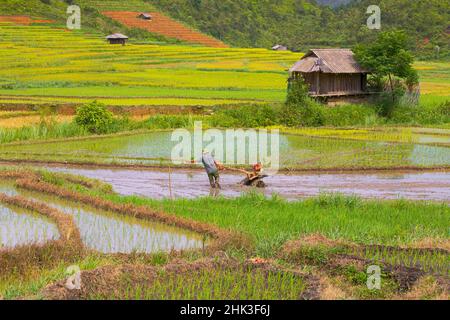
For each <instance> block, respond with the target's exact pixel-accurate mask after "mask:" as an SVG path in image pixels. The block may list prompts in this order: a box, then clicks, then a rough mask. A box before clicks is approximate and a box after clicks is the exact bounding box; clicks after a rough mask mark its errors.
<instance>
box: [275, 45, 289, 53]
mask: <svg viewBox="0 0 450 320" xmlns="http://www.w3.org/2000/svg"><path fill="white" fill-rule="evenodd" d="M272 50H274V51H287V50H288V48H287V47H286V46H283V45H281V44H276V45H274V46H273V47H272Z"/></svg>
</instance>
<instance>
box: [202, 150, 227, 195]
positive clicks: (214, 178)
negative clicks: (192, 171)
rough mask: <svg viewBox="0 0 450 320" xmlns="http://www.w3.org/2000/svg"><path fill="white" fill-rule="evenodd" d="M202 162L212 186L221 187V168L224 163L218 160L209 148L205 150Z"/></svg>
mask: <svg viewBox="0 0 450 320" xmlns="http://www.w3.org/2000/svg"><path fill="white" fill-rule="evenodd" d="M202 163H203V165H204V166H205V170H206V173H207V174H208V178H209V184H210V185H211V188H213V189H215V188H217V189H221V187H220V183H219V181H220V175H219V170H221V169H222V168H223V165H222V164H221V163H220V162H218V161H216V160H215V159H214V157H213V156H212V155H211V154H210V153H209V152H208V151H207V150H203V155H202Z"/></svg>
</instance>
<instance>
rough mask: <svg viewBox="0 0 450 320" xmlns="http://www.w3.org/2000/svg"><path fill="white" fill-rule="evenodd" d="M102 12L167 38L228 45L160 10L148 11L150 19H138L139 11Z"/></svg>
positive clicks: (218, 45) (214, 45)
mask: <svg viewBox="0 0 450 320" xmlns="http://www.w3.org/2000/svg"><path fill="white" fill-rule="evenodd" d="M102 14H104V15H105V16H107V17H110V18H112V19H114V20H117V21H119V22H120V23H122V24H124V25H126V26H128V27H133V28H140V29H144V30H147V31H150V32H152V33H156V34H159V35H162V36H165V37H167V38H174V39H178V40H181V41H185V42H188V43H196V44H201V45H204V46H207V47H213V48H227V47H228V46H227V45H226V44H225V43H223V42H221V41H219V40H217V39H214V38H212V37H210V36H207V35H205V34H203V33H201V32H199V31H195V30H193V29H191V28H190V27H187V26H185V25H183V24H182V23H181V22H178V21H175V20H174V19H172V18H170V17H168V16H166V15H164V14H162V13H160V12H150V15H151V16H152V19H151V20H143V19H140V18H138V17H137V16H138V15H139V12H132V11H103V12H102Z"/></svg>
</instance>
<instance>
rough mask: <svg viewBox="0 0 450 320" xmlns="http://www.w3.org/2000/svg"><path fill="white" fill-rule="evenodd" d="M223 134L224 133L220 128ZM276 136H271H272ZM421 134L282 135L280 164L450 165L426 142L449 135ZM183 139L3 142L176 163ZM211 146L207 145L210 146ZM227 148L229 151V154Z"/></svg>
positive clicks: (61, 152)
mask: <svg viewBox="0 0 450 320" xmlns="http://www.w3.org/2000/svg"><path fill="white" fill-rule="evenodd" d="M218 132H222V133H224V131H220V130H219V131H218ZM224 135H225V133H224ZM271 137H272V136H271V135H269V140H270V139H271ZM420 137H421V138H420V139H422V142H424V144H422V143H414V142H402V143H395V142H386V141H369V140H367V141H366V140H351V139H338V138H336V137H319V136H314V137H312V136H302V135H293V134H280V136H279V150H280V152H279V166H280V167H281V168H289V169H336V168H338V169H357V168H363V169H365V168H407V167H419V168H420V167H435V166H437V167H442V166H450V148H449V147H448V146H445V145H433V144H426V142H430V143H432V142H436V141H438V142H449V141H450V138H449V137H448V136H446V135H431V134H428V133H427V134H425V133H424V134H422V136H420ZM420 139H419V141H420ZM178 143H179V142H178V141H172V132H169V131H158V132H148V133H142V134H133V135H116V136H109V137H100V138H92V139H75V140H70V139H69V140H62V141H54V142H36V143H29V144H10V145H4V146H0V159H3V160H29V161H42V162H45V161H47V162H69V163H85V164H88V163H100V164H121V165H144V166H145V165H147V166H152V165H153V166H155V165H163V166H167V165H169V164H171V160H170V159H171V153H172V150H173V148H174V147H175V146H176V145H177V144H178ZM245 145H246V148H245V149H246V154H247V153H248V150H249V142H248V141H246V143H245ZM206 146H207V144H206V143H205V144H204V147H206ZM240 147H242V145H241V146H240ZM236 148H237V144H235V151H236V150H237V149H236ZM241 149H242V148H241ZM225 151H226V150H224V152H223V154H226V153H225ZM219 153H222V152H219ZM235 154H237V151H236V152H235ZM269 156H271V154H270V155H269ZM218 160H222V162H224V163H226V164H235V162H234V159H232V161H229V160H230V159H222V157H221V156H220V155H218ZM263 161H264V160H263ZM249 163H250V161H249V160H248V159H246V161H245V163H242V165H248V164H249ZM238 164H239V163H238Z"/></svg>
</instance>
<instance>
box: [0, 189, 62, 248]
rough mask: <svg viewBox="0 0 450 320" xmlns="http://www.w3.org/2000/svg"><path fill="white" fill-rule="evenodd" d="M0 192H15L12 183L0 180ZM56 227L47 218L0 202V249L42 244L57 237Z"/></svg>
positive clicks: (9, 193)
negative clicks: (8, 183)
mask: <svg viewBox="0 0 450 320" xmlns="http://www.w3.org/2000/svg"><path fill="white" fill-rule="evenodd" d="M0 193H6V194H8V195H15V194H17V192H16V190H15V189H14V187H13V186H12V185H7V184H5V183H2V182H1V181H0ZM59 236H60V235H59V232H58V228H57V226H56V224H55V223H53V222H52V221H50V220H49V219H47V218H45V217H43V216H41V215H39V214H37V213H34V212H31V211H28V210H24V209H21V208H18V207H14V206H8V205H4V204H2V203H0V250H1V249H3V248H8V249H10V248H14V247H17V246H23V245H31V244H44V243H46V242H47V241H51V240H57V239H59Z"/></svg>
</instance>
